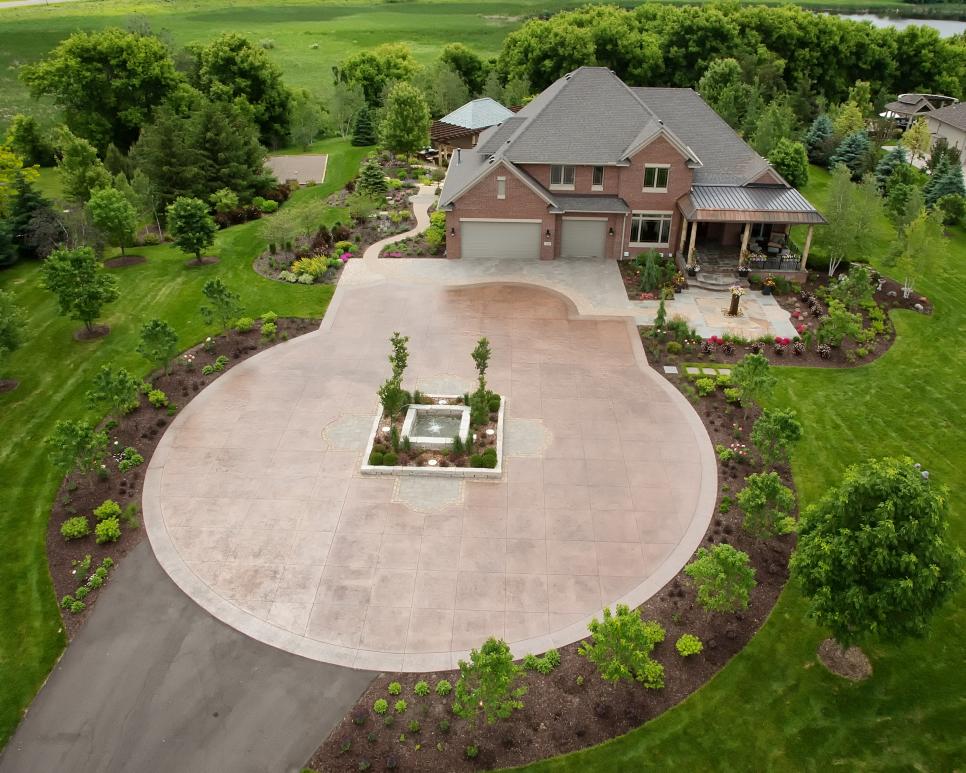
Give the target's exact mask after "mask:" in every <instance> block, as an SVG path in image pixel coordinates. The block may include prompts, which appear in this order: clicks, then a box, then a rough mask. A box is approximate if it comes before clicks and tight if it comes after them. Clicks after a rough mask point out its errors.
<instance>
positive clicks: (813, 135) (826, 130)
mask: <svg viewBox="0 0 966 773" xmlns="http://www.w3.org/2000/svg"><path fill="white" fill-rule="evenodd" d="M834 133H835V129H834V128H833V126H832V119H831V118H829V117H828V116H827V115H825V113H822V115H820V116H819V117H818V118H816V119H815V120H814V121H812V125H811V126H810V127H809V129H808V131H807V132H805V150H806V151H807V152H808V160H809V161H811V162H812V163H813V164H819V165H822V166H825V165H826V164H827V163H828V148H829V145H830V144H831V142H832V135H833V134H834Z"/></svg>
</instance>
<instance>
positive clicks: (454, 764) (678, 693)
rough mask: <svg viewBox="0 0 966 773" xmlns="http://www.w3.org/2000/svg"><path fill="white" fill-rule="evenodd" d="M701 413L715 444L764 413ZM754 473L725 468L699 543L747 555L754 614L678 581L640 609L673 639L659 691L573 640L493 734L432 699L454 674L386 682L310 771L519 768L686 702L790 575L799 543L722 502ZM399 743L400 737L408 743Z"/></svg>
mask: <svg viewBox="0 0 966 773" xmlns="http://www.w3.org/2000/svg"><path fill="white" fill-rule="evenodd" d="M669 380H670V381H671V382H672V383H673V384H675V385H676V386H679V385H680V383H681V382H680V381H679V380H678V379H677V378H674V377H671V378H670V379H669ZM696 408H697V411H698V414H699V415H700V417H701V419H702V421H703V422H704V424H705V427H706V428H707V430H708V433H709V434H710V436H711V440H712V442H713V443H716V444H717V443H721V444H723V445H729V444H730V443H732V442H735V438H734V429H733V425H734V424H735V423H738V424H739V426H742V427H744V428H745V430H744V431H743V432H742V434H741V437H747V435H748V434H750V428H751V426H752V424H753V423H754V419H755V418H756V417H757V415H758V413H759V411H758V409H757V408H752V409H750V410H749V412H748V416H747V418H746V417H745V415H744V412H743V411H742V410H741V409H736V408H734V407H733V406H731V405H729V404H728V403H727V402H726V401H725V400H724V398H723V396H722V395H721V393H720V391H719V392H718V393H716V394H715V395H712V396H710V397H706V398H702V399H701V400H700V402H699V403H698V404H697V406H696ZM752 455H753V452H752ZM759 469H761V468H760V466H759V465H757V464H755V463H751V462H749V461H744V462H740V463H739V462H732V463H729V464H727V465H723V464H722V463H721V462H719V463H718V475H719V484H721V490H720V491H719V494H718V501H717V503H716V515H715V517H714V518H713V519H712V522H711V524H710V526H709V528H708V531H707V532H706V534H705V537H704V540H703V544H704V545H705V546H711V545H713V544H716V543H722V542H728V543H730V544H732V545H734V546H735V547H736V548H737V549H739V550H743V551H745V552H747V553H748V555H749V556H750V558H751V563H752V565H753V566H754V567H755V570H756V574H757V578H758V586H757V587H756V588H755V589H754V590H753V591H752V593H751V604H750V606H749V608H748V609H747V610H746V611H744V612H742V613H740V614H737V615H727V614H714V613H709V612H706V611H704V610H703V609H702V608H701V607H700V606H698V605H697V603H696V601H695V592H694V590H693V589H692V588H691V587H690V586H689V583H688V581H687V579H686V577H685V576H684V574H683V572H681V573H679V574H678V575H677V576H676V577H675V578H674V579H673V580H672V581H671V582H670V583H668V584H667V585H666V586H665V587H664V588H663V589H662V590H661V591H660V592H659V593H657V594H656V595H655V596H654V597H653V598H651V599H650V600H649V601H647V602H645V603H644V604H643V605H642V606H641V607H640V610H641V612H642V614H643V616H644V618H645V619H647V620H656V621H658V622H659V623H660V624H661V625H662V626H663V627H664V629H665V631H666V632H667V635H666V637H665V640H664V642H663V643H661V644H659V645H658V646H657V647H656V648H655V649H654V651H653V653H652V657H654V658H655V659H656V660H658V661H659V662H661V663H662V664H663V665H664V669H665V685H666V686H665V687H664V689H662V690H648V689H645V688H644V687H642V686H640V685H638V684H626V683H621V684H612V683H610V682H605V681H604V680H602V679H601V678H600V676H599V675H598V672H597V670H596V668H595V666H594V665H593V664H592V663H589V662H588V661H587V660H586V659H585V658H583V657H581V656H579V655H578V654H577V648H578V644H576V643H575V644H571V645H568V646H566V647H563V648H561V649H560V655H561V664H560V666H559V667H558V668H556V669H555V670H554V671H553V672H552V673H551V674H549V675H547V676H542V675H539V674H537V673H535V672H529V673H527V675H526V676H525V678H524V680H523V682H522V683H523V684H525V685H526V686H527V687H528V688H529V691H528V693H527V695H525V696H524V697H523V703H524V708H523V709H522V710H520V711H517V712H514V714H513V716H512V717H511V719H510V720H508V721H498V722H496V723H495V724H493V725H486V724H485V723H484V722H483V721H482V720H480V722H479V724H473V723H470V722H465V721H463V720H461V719H459V718H457V717H455V716H454V715H453V713H452V711H451V705H452V695H450V696H447V697H440V696H438V695H436V694H435V692H434V691H433V688H434V687H435V684H436V682H437V681H438V680H439V679H447V680H449V681H450V682H451V683H452V684H453V685H455V684H456V681H457V679H458V677H459V674H458V672H456V671H447V672H439V673H432V674H380V675H379V676H378V677H377V678H376V679H375V680H374V681H373V683H372V684H371V685H370V687H369V688H368V689H367V690H366V692H365V693H364V694H363V695H362V696H361V698H360V699H359V701H358V702H357V704H356V706H355V707H354V708H353V709H352V710H351V711H350V712H349V713H348V715H347V716H346V717H345V718H344V719H343V720H342V722H341V723H340V724H339V725H338V726H337V727H336V728H335V729H334V730H333V731H332V732H331V734H330V735H329V737H328V738H327V739H326V740H325V741H324V742H323V743H322V745H321V746H320V747H319V748H318V750H316V752H315V754H314V755H313V756H312V758H311V759H310V760H309V762H308V763H307V765H308V766H309V767H310V768H312V769H314V770H319V771H326V773H328V772H329V771H356V770H364V769H369V766H371V769H372V770H387V769H391V768H394V769H396V770H407V771H410V770H420V771H471V770H488V769H492V768H503V767H509V766H515V765H522V764H526V763H529V762H534V761H536V760H540V759H545V758H547V757H552V756H556V755H560V754H565V753H568V752H572V751H575V750H577V749H582V748H585V747H588V746H592V745H594V744H597V743H600V742H602V741H606V740H608V739H610V738H613V737H615V736H618V735H621V734H623V733H626V732H628V731H629V730H632V729H634V728H636V727H638V726H640V725H641V724H642V723H644V722H647V721H648V720H650V719H653V718H654V717H656V716H658V715H659V714H661V713H662V712H664V711H667V710H668V709H669V708H671V707H672V706H674V705H676V704H678V703H680V702H681V701H682V700H684V698H686V697H687V696H688V695H690V694H691V693H693V692H694V691H695V690H697V689H698V688H699V687H701V686H702V685H703V684H705V683H706V682H707V681H708V680H709V679H710V678H711V677H712V676H714V674H716V673H717V672H718V671H720V670H721V669H722V668H723V667H724V666H725V664H726V663H727V662H728V661H729V660H730V659H731V658H732V657H733V656H734V655H735V654H736V653H737V652H739V651H740V650H741V649H742V647H744V646H745V645H746V644H747V643H748V641H749V640H750V639H751V637H752V636H753V635H754V634H755V632H756V631H757V630H758V629H759V628H760V627H761V625H762V624H763V623H764V621H765V619H766V618H767V617H768V615H769V613H770V612H771V609H772V607H773V606H774V604H775V601H776V600H777V598H778V595H779V594H780V592H781V590H782V587H783V586H784V584H785V581H786V579H787V577H788V559H789V556H790V554H791V551H792V548H793V546H794V542H795V538H794V536H793V535H784V536H781V537H776V538H773V539H770V540H756V539H755V538H754V537H752V536H751V535H750V534H748V533H747V532H746V531H745V530H744V529H743V527H742V524H741V521H742V516H741V514H740V512H739V511H738V510H737V508H736V507H734V506H732V507H731V508H729V509H728V512H726V513H721V512H720V505H721V502H722V498H723V497H724V496H733V495H734V493H735V491H736V490H737V489H739V488H740V487H741V481H742V479H743V478H744V476H745V475H747V474H750V473H752V472H756V471H758V470H759ZM779 473H780V475H781V477H782V479H783V481H784V483H785V485H787V486H789V487H792V480H791V473H790V470H789V469H787V467H786V468H782V469H779ZM683 633H692V634H695V635H697V636H698V637H699V638H700V639H701V640H702V642H704V651H703V652H701V653H700V654H698V655H694V656H691V657H688V658H683V657H681V656H680V655H679V654H678V653H677V651H676V650H675V648H674V643H675V641H677V639H678V637H679V636H680V635H681V634H683ZM535 654H538V653H535ZM422 680H425V681H427V682H428V683H429V686H430V689H431V692H430V694H429V695H427V696H425V697H418V696H416V695H415V693H414V692H413V687H414V685H415V684H416V682H418V681H422ZM393 681H397V682H399V683H400V684H401V685H402V687H403V689H402V694H401V696H400V697H402V698H403V699H405V700H406V701H407V703H408V704H409V708H408V709H407V711H406V712H405V713H404V714H401V715H395V718H394V720H392V725H391V726H386V724H385V720H384V718H383V717H380V716H378V715H376V714H375V712H374V711H373V710H372V706H373V703H374V701H375V700H376V699H378V698H385V699H386V700H388V701H389V705H390V714H392V708H391V707H392V706H393V704H394V703H395V700H396V698H394V697H392V696H390V695H389V694H388V691H387V687H388V685H389V683H390V682H393ZM413 719H415V720H416V721H418V722H419V724H420V730H419V731H418V732H417V733H412V732H410V730H409V727H408V725H409V722H410V721H411V720H413ZM443 720H446V721H448V722H449V728H448V730H447V731H444V730H443V729H442V728H441V727H440V724H439V723H440V722H441V721H443ZM400 734H404V735H403V737H402V738H401V736H400ZM417 744H419V748H417ZM438 745H439V746H438ZM470 745H474V746H476V747H478V750H479V754H478V756H477V757H475V758H474V759H472V760H470V759H467V757H466V753H465V750H466V748H467V747H468V746H470Z"/></svg>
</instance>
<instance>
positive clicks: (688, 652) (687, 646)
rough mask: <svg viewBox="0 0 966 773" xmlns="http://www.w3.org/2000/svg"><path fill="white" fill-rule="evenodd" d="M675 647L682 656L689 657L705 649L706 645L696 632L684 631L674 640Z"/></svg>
mask: <svg viewBox="0 0 966 773" xmlns="http://www.w3.org/2000/svg"><path fill="white" fill-rule="evenodd" d="M674 648H675V649H676V650H677V651H678V654H679V655H680V656H681V657H682V658H687V657H691V656H692V655H697V654H698V653H699V652H701V650H703V649H704V645H703V644H702V643H701V639H699V638H698V637H697V636H695V635H694V634H692V633H684V634H681V636H680V637H679V638H678V640H677V641H676V642H674Z"/></svg>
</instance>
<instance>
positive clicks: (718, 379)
mask: <svg viewBox="0 0 966 773" xmlns="http://www.w3.org/2000/svg"><path fill="white" fill-rule="evenodd" d="M714 385H715V386H717V387H721V388H722V389H726V388H727V387H730V386H731V374H730V373H722V374H720V375H718V376H715V379H714Z"/></svg>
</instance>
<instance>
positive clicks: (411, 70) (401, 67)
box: [332, 43, 419, 107]
mask: <svg viewBox="0 0 966 773" xmlns="http://www.w3.org/2000/svg"><path fill="white" fill-rule="evenodd" d="M418 68H419V66H418V65H417V64H416V60H415V59H413V54H412V51H411V50H410V49H409V46H406V45H403V44H401V43H385V44H383V45H381V46H376V48H373V49H371V50H366V51H359V52H357V53H355V54H352V55H351V56H349V57H348V58H346V59H344V60H342V62H340V63H339V64H338V65H336V66H335V67H333V68H332V73H333V75H334V76H335V80H336V82H337V83H344V84H346V85H358V86H359V87H360V88H361V89H362V94H363V96H364V97H365V100H366V103H367V104H368V105H369V107H378V106H379V105H380V103H381V102H382V97H383V93H384V92H385V90H386V87H387V86H389V85H390V84H392V83H393V82H396V81H408V80H409V79H410V78H412V76H413V75H415V73H416V70H417V69H418Z"/></svg>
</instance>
